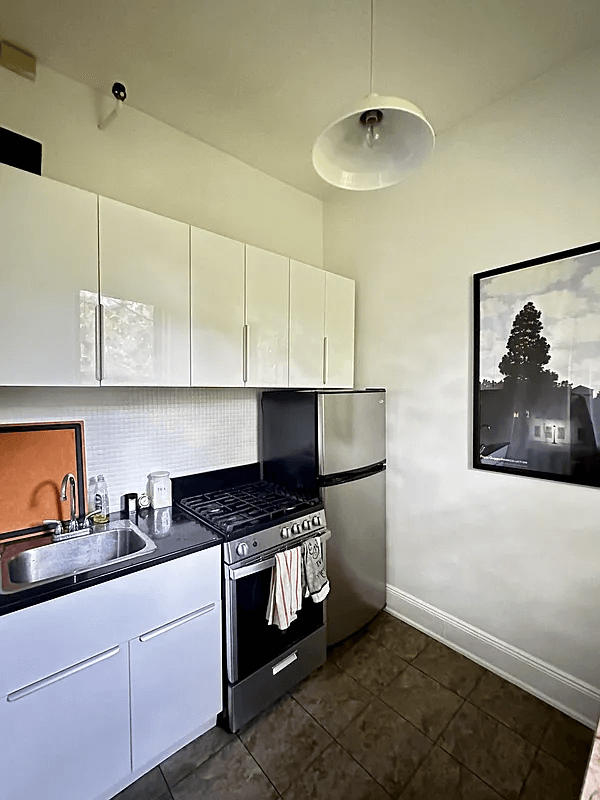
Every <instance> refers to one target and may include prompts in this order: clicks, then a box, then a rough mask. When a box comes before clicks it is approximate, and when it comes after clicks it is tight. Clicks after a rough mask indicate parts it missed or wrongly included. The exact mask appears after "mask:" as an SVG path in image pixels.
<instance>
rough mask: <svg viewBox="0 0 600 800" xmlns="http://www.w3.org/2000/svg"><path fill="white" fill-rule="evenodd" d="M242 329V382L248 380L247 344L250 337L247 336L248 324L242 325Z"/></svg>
mask: <svg viewBox="0 0 600 800" xmlns="http://www.w3.org/2000/svg"><path fill="white" fill-rule="evenodd" d="M242 330H243V335H242V338H243V350H244V352H243V361H242V364H243V372H242V380H243V381H244V383H246V382H247V380H248V344H249V339H250V337H249V332H250V326H249V325H244V327H243V329H242Z"/></svg>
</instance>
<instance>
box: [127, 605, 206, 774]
mask: <svg viewBox="0 0 600 800" xmlns="http://www.w3.org/2000/svg"><path fill="white" fill-rule="evenodd" d="M129 656H130V671H131V744H132V763H133V769H134V771H135V770H137V769H139V768H140V767H143V766H144V765H145V764H147V763H148V762H150V761H151V760H152V759H154V758H155V757H157V756H159V755H160V754H161V753H163V752H164V751H165V750H166V749H167V748H169V747H171V746H172V745H173V744H174V743H176V742H178V741H180V740H181V739H183V738H184V737H185V736H187V735H188V734H190V733H192V732H193V731H194V730H196V729H197V728H198V725H199V723H201V722H204V721H205V720H207V719H210V718H212V717H214V716H216V715H217V714H218V713H219V711H221V708H222V705H221V604H220V603H219V602H216V603H210V604H209V605H207V606H204V607H203V608H200V609H198V610H197V611H194V612H192V613H191V614H188V615H186V616H184V617H181V618H180V619H176V620H173V621H172V622H170V623H167V624H166V625H163V626H161V627H160V628H156V629H155V630H152V631H148V632H146V633H145V634H143V635H142V636H139V637H138V638H137V639H134V640H133V641H131V642H130V643H129Z"/></svg>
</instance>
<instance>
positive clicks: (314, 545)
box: [302, 537, 330, 603]
mask: <svg viewBox="0 0 600 800" xmlns="http://www.w3.org/2000/svg"><path fill="white" fill-rule="evenodd" d="M302 578H303V584H304V586H305V587H306V589H305V592H304V596H305V597H308V596H309V595H310V597H312V599H313V600H314V601H315V603H321V602H322V601H323V600H325V598H326V597H327V595H328V594H329V588H330V587H329V580H328V579H327V573H326V572H325V559H324V558H323V545H322V544H321V541H320V539H317V538H316V537H312V538H311V539H307V540H306V541H304V542H303V543H302Z"/></svg>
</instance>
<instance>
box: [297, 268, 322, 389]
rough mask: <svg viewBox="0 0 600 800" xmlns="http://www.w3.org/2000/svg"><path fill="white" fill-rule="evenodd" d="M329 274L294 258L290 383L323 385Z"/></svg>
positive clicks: (314, 386)
mask: <svg viewBox="0 0 600 800" xmlns="http://www.w3.org/2000/svg"><path fill="white" fill-rule="evenodd" d="M325 274H326V273H325V272H324V271H323V270H322V269H317V268H316V267H309V266H308V265H307V264H301V263H300V262H299V261H290V354H289V385H290V386H307V387H312V388H319V387H322V386H323V381H324V377H323V376H324V370H323V367H324V363H323V362H324V348H323V336H324V333H325Z"/></svg>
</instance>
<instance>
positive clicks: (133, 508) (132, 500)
mask: <svg viewBox="0 0 600 800" xmlns="http://www.w3.org/2000/svg"><path fill="white" fill-rule="evenodd" d="M137 503H138V496H137V493H136V492H130V493H129V494H124V495H123V498H122V506H121V511H122V512H123V515H124V516H125V517H130V518H135V517H137Z"/></svg>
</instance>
